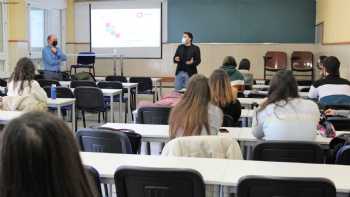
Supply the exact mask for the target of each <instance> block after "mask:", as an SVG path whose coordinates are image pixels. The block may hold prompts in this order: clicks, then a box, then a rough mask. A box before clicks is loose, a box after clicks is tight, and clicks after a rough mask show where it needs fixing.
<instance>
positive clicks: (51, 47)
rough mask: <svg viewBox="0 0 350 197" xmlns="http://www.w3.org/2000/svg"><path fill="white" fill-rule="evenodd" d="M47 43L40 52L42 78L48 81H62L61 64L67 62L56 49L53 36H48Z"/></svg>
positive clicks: (55, 38) (58, 49)
mask: <svg viewBox="0 0 350 197" xmlns="http://www.w3.org/2000/svg"><path fill="white" fill-rule="evenodd" d="M47 43H48V45H47V46H46V47H45V48H44V49H43V51H42V60H43V64H44V77H45V79H50V80H62V74H61V64H62V62H64V61H66V60H67V57H66V56H65V55H64V54H63V52H62V50H61V49H60V48H59V47H57V37H56V36H55V35H49V36H48V37H47Z"/></svg>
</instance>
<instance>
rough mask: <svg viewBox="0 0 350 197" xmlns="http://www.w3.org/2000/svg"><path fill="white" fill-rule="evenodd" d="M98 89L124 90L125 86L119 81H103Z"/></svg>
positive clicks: (98, 85)
mask: <svg viewBox="0 0 350 197" xmlns="http://www.w3.org/2000/svg"><path fill="white" fill-rule="evenodd" d="M97 87H99V88H101V89H123V84H122V83H121V82H119V81H101V82H98V84H97Z"/></svg>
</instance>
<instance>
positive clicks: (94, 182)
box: [84, 166, 103, 197]
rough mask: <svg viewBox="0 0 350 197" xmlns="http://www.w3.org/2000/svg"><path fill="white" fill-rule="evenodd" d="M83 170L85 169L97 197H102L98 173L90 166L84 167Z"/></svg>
mask: <svg viewBox="0 0 350 197" xmlns="http://www.w3.org/2000/svg"><path fill="white" fill-rule="evenodd" d="M84 168H85V171H86V173H87V175H88V177H89V178H90V181H91V184H92V186H95V187H96V191H97V193H98V197H103V195H102V189H101V178H100V174H99V173H98V171H97V170H96V169H95V168H93V167H91V166H84Z"/></svg>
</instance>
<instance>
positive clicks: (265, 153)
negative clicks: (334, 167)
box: [253, 142, 323, 163]
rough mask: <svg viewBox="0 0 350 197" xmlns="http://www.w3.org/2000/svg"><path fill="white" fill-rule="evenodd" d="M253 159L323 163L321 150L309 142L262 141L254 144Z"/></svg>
mask: <svg viewBox="0 0 350 197" xmlns="http://www.w3.org/2000/svg"><path fill="white" fill-rule="evenodd" d="M253 160H258V161H276V162H300V163H323V150H322V148H321V147H320V145H318V144H316V143H311V142H263V143H260V144H258V145H256V146H255V148H254V154H253Z"/></svg>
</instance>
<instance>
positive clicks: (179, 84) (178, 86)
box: [175, 71, 189, 91]
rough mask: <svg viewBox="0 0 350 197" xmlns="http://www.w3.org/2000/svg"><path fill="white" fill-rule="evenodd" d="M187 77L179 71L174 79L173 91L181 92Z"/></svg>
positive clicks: (185, 84)
mask: <svg viewBox="0 0 350 197" xmlns="http://www.w3.org/2000/svg"><path fill="white" fill-rule="evenodd" d="M188 80H189V76H188V74H187V73H186V72H184V71H180V72H179V73H178V74H177V75H176V77H175V90H178V91H179V90H182V89H184V88H186V86H187V82H188Z"/></svg>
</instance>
